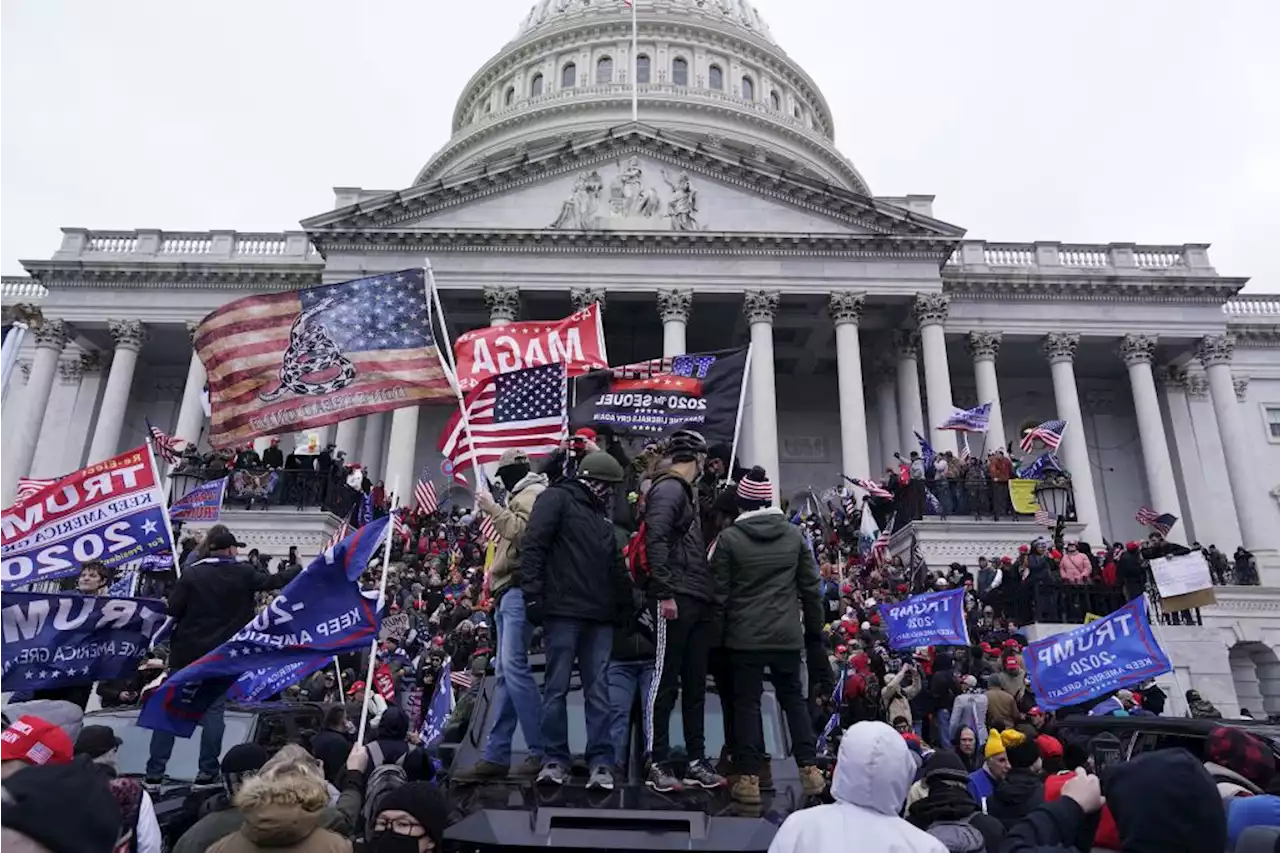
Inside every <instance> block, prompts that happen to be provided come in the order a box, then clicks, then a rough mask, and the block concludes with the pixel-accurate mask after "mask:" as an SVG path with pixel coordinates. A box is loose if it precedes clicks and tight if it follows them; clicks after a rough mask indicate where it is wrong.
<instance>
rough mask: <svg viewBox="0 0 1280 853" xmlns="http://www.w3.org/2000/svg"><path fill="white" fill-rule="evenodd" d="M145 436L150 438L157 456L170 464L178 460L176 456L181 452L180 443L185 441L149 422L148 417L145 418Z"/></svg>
mask: <svg viewBox="0 0 1280 853" xmlns="http://www.w3.org/2000/svg"><path fill="white" fill-rule="evenodd" d="M147 436H148V437H149V438H150V439H151V446H152V447H153V448H154V449H155V451H156V455H157V456H159V457H160V458H161V459H163V460H164V461H165V462H168V463H170V464H172V463H174V462H177V461H178V456H179V455H180V454H181V453H182V447H181V445H183V444H186V442H185V441H183V440H182V439H180V438H174V437H173V436H171V435H169V434H168V433H167V432H165V431H164V430H162V429H160V428H159V427H158V426H156V425H155V424H153V423H151V419H150V418H147Z"/></svg>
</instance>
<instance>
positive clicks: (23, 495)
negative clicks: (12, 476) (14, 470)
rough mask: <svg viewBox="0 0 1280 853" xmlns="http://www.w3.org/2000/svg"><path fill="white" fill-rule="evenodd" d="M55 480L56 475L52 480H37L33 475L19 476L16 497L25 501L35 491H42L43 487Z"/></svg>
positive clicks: (45, 487)
mask: <svg viewBox="0 0 1280 853" xmlns="http://www.w3.org/2000/svg"><path fill="white" fill-rule="evenodd" d="M56 482H58V479H57V478H56V477H55V478H54V479H52V480H37V479H35V478H33V477H19V478H18V495H17V499H18V500H20V501H25V500H26V499H27V498H29V497H31V496H32V495H34V494H36V493H37V492H40V491H43V490H44V489H47V488H49V487H50V486H52V485H53V484H54V483H56Z"/></svg>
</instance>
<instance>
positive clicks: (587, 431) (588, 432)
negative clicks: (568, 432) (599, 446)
mask: <svg viewBox="0 0 1280 853" xmlns="http://www.w3.org/2000/svg"><path fill="white" fill-rule="evenodd" d="M574 436H577V437H580V438H585V439H586V440H587V441H595V440H596V431H595V430H593V429H592V428H591V427H582V428H581V429H579V430H578V431H576V432H575V433H574Z"/></svg>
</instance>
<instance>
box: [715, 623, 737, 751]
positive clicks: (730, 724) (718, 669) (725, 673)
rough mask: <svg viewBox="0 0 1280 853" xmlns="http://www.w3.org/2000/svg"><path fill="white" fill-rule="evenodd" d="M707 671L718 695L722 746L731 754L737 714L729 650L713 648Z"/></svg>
mask: <svg viewBox="0 0 1280 853" xmlns="http://www.w3.org/2000/svg"><path fill="white" fill-rule="evenodd" d="M708 660H709V663H708V671H709V672H710V673H711V678H712V679H714V681H715V686H716V694H717V695H718V696H719V697H720V715H721V718H722V720H723V722H724V748H725V750H726V751H727V752H728V753H729V754H730V755H732V754H733V738H734V726H735V725H736V723H735V720H734V718H735V717H736V716H737V714H736V710H735V707H736V706H735V705H734V687H733V667H732V666H730V662H729V650H728V649H725V648H719V647H717V648H714V649H712V650H711V654H710V657H709V658H708Z"/></svg>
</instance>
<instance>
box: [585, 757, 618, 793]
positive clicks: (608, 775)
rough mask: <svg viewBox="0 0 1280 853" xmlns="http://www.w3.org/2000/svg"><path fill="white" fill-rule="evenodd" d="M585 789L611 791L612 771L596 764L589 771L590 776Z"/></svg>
mask: <svg viewBox="0 0 1280 853" xmlns="http://www.w3.org/2000/svg"><path fill="white" fill-rule="evenodd" d="M587 787H588V788H602V789H603V790H606V791H612V790H613V770H612V769H611V768H609V767H607V766H605V765H603V764H597V765H596V766H595V767H593V768H592V769H591V776H590V778H588V779H587Z"/></svg>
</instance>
